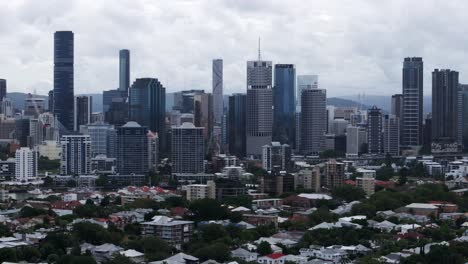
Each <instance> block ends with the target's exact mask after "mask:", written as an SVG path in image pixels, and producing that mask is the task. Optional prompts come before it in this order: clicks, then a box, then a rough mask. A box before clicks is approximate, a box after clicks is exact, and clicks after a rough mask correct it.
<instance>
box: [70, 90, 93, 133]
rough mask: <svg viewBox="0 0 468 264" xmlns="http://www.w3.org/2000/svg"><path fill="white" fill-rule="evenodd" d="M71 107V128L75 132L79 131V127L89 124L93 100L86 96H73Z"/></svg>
mask: <svg viewBox="0 0 468 264" xmlns="http://www.w3.org/2000/svg"><path fill="white" fill-rule="evenodd" d="M73 105H74V107H73V108H74V118H73V127H74V130H75V131H79V130H80V126H81V125H87V124H90V123H91V114H92V113H93V98H92V97H91V96H88V95H80V96H75V99H74V104H73Z"/></svg>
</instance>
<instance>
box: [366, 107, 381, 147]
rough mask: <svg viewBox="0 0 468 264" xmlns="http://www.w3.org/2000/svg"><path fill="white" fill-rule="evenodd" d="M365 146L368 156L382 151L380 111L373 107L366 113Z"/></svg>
mask: <svg viewBox="0 0 468 264" xmlns="http://www.w3.org/2000/svg"><path fill="white" fill-rule="evenodd" d="M367 120H368V121H367V144H368V152H369V153H370V154H380V153H382V151H383V144H382V131H383V124H382V110H380V108H377V107H376V106H373V107H372V108H371V109H369V110H368V111H367Z"/></svg>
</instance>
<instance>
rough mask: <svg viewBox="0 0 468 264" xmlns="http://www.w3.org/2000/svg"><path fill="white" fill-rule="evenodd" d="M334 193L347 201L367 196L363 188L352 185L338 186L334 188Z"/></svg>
mask: <svg viewBox="0 0 468 264" xmlns="http://www.w3.org/2000/svg"><path fill="white" fill-rule="evenodd" d="M332 195H333V196H335V197H338V198H341V199H343V200H345V201H347V202H352V201H357V200H361V199H364V198H365V197H366V193H365V192H364V190H363V189H361V188H358V187H355V186H352V185H343V186H340V187H336V188H334V189H333V190H332Z"/></svg>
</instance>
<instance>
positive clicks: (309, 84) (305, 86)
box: [296, 75, 318, 112]
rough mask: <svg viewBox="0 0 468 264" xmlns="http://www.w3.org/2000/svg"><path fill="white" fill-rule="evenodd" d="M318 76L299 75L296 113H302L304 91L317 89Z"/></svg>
mask: <svg viewBox="0 0 468 264" xmlns="http://www.w3.org/2000/svg"><path fill="white" fill-rule="evenodd" d="M317 88H318V76H317V75H298V76H297V92H296V111H297V112H300V111H301V95H302V91H303V90H310V89H317Z"/></svg>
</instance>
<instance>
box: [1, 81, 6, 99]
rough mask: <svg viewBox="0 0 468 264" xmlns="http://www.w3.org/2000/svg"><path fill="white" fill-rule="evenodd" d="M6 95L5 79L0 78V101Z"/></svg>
mask: <svg viewBox="0 0 468 264" xmlns="http://www.w3.org/2000/svg"><path fill="white" fill-rule="evenodd" d="M6 96H7V81H6V80H5V79H0V102H1V101H3V98H5V97H6Z"/></svg>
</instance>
